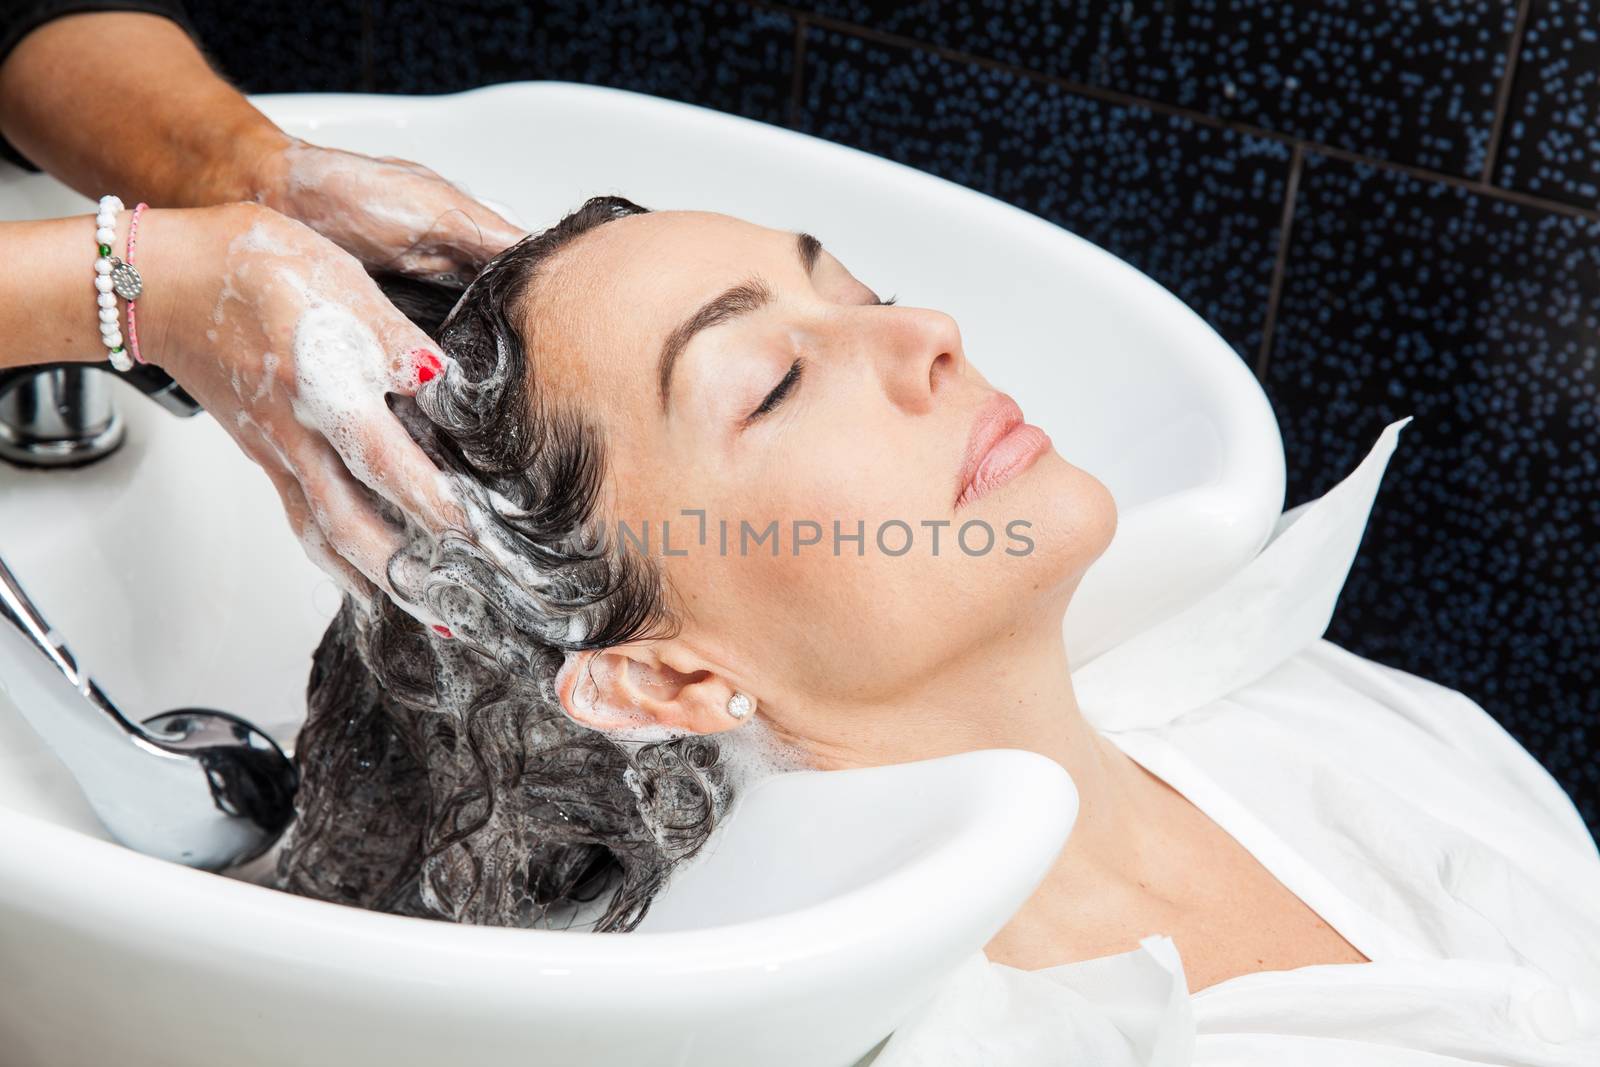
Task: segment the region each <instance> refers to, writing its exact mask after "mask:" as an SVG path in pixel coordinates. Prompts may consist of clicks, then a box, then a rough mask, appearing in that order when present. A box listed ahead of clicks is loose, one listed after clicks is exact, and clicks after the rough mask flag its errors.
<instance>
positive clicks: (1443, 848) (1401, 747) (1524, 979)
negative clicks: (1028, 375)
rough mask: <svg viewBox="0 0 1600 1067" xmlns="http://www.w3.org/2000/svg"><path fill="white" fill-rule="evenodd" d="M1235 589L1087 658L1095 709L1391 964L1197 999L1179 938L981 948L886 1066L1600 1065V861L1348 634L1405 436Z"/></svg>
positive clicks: (1124, 740)
mask: <svg viewBox="0 0 1600 1067" xmlns="http://www.w3.org/2000/svg"><path fill="white" fill-rule="evenodd" d="M1409 421H1410V419H1409V418H1407V419H1402V420H1400V421H1398V422H1396V423H1393V424H1392V425H1390V426H1389V427H1388V428H1387V429H1385V430H1384V432H1383V434H1382V435H1381V436H1380V437H1379V440H1378V442H1377V444H1376V445H1375V446H1374V447H1373V449H1372V451H1371V452H1370V453H1369V454H1368V456H1367V457H1366V459H1365V460H1363V462H1362V463H1361V465H1360V466H1359V467H1358V468H1357V469H1356V470H1355V471H1354V472H1353V473H1352V474H1350V475H1349V476H1348V477H1347V478H1346V479H1345V480H1344V481H1343V482H1341V483H1340V484H1339V485H1337V486H1335V487H1334V488H1333V489H1332V490H1330V491H1329V492H1328V493H1327V494H1326V495H1325V496H1323V497H1321V498H1319V499H1317V500H1315V501H1312V502H1310V503H1308V504H1305V505H1302V506H1301V507H1298V508H1295V509H1293V510H1291V511H1289V512H1286V513H1285V514H1284V515H1283V517H1282V518H1281V519H1280V520H1279V522H1278V525H1277V527H1276V528H1275V530H1274V532H1273V535H1272V537H1271V538H1269V540H1268V542H1267V545H1266V547H1265V548H1263V549H1262V551H1261V552H1260V553H1259V554H1258V555H1257V556H1256V557H1255V559H1254V560H1252V561H1251V562H1250V563H1249V564H1248V565H1246V566H1245V567H1244V568H1243V569H1242V570H1241V571H1240V572H1238V573H1237V574H1236V575H1235V576H1234V577H1233V578H1230V579H1229V580H1228V581H1227V582H1226V583H1225V584H1224V585H1223V586H1222V587H1221V588H1219V589H1217V590H1215V591H1213V592H1212V593H1211V594H1208V595H1207V596H1206V597H1205V598H1204V599H1202V600H1200V601H1199V602H1197V603H1196V604H1194V605H1192V606H1191V607H1189V608H1187V609H1184V610H1183V611H1182V612H1180V613H1178V614H1177V615H1175V616H1173V617H1172V618H1170V619H1168V620H1166V621H1164V622H1162V623H1160V624H1158V625H1157V626H1155V627H1153V628H1152V629H1149V630H1147V631H1145V632H1144V633H1142V634H1140V635H1138V636H1137V637H1135V638H1133V639H1131V640H1130V641H1128V642H1125V643H1124V644H1122V645H1119V646H1117V647H1116V648H1114V649H1112V650H1110V651H1108V652H1106V653H1103V654H1102V655H1101V656H1099V657H1097V658H1096V659H1094V660H1092V661H1090V662H1089V663H1087V664H1085V665H1084V666H1083V667H1082V668H1080V669H1079V670H1077V671H1076V672H1074V675H1073V682H1074V688H1075V690H1076V693H1077V696H1078V700H1079V703H1080V706H1081V707H1082V709H1083V712H1084V714H1085V715H1086V716H1087V717H1088V718H1089V719H1090V720H1091V721H1093V722H1094V723H1095V724H1096V725H1097V726H1098V727H1099V728H1100V729H1101V730H1102V731H1104V732H1105V733H1106V735H1107V736H1108V737H1110V738H1111V739H1112V740H1113V741H1115V742H1116V743H1117V744H1118V746H1119V747H1121V748H1122V750H1123V751H1124V752H1126V753H1127V754H1128V755H1129V756H1130V757H1131V758H1132V759H1134V760H1135V761H1136V762H1138V763H1140V764H1142V765H1143V766H1144V767H1145V768H1147V769H1148V770H1149V771H1151V772H1152V773H1153V774H1155V775H1156V776H1158V777H1160V778H1162V779H1164V780H1165V781H1166V782H1167V783H1168V784H1170V785H1171V786H1172V787H1173V788H1175V789H1177V790H1178V791H1179V792H1180V793H1182V794H1183V795H1184V796H1185V797H1187V798H1188V799H1189V800H1190V801H1191V802H1192V803H1194V804H1195V805H1196V806H1197V807H1198V808H1200V810H1202V811H1204V812H1205V813H1206V814H1207V815H1208V816H1210V817H1211V818H1212V819H1213V820H1214V821H1215V822H1217V823H1218V824H1219V825H1220V826H1221V827H1222V828H1223V829H1224V830H1226V831H1227V832H1228V833H1229V834H1230V835H1232V836H1233V837H1234V838H1236V839H1237V840H1238V841H1239V842H1240V843H1241V844H1242V845H1243V846H1244V847H1245V848H1246V849H1248V850H1249V851H1250V852H1251V853H1252V854H1253V855H1254V856H1255V857H1256V859H1257V860H1258V861H1260V862H1261V864H1262V865H1263V866H1265V867H1266V869H1267V870H1268V871H1270V872H1271V873H1272V874H1273V875H1275V876H1276V877H1277V878H1278V880H1279V881H1281V882H1282V883H1283V884H1284V885H1285V886H1286V887H1287V888H1288V889H1289V890H1290V891H1291V892H1293V893H1294V894H1295V895H1296V896H1298V897H1300V898H1301V899H1302V900H1303V901H1305V903H1306V904H1307V905H1308V906H1309V907H1311V909H1312V910H1314V911H1315V912H1317V913H1318V914H1319V915H1320V916H1322V918H1323V919H1324V920H1326V921H1327V922H1328V923H1329V924H1330V925H1332V926H1333V928H1334V929H1336V930H1337V931H1338V932H1339V933H1340V934H1341V935H1343V936H1344V938H1345V939H1346V940H1347V941H1349V942H1350V943H1351V944H1352V945H1354V946H1355V947H1356V948H1357V949H1359V950H1360V951H1361V953H1362V954H1363V955H1365V956H1366V957H1367V958H1368V959H1369V960H1371V962H1370V963H1358V964H1325V965H1313V966H1307V967H1300V968H1297V969H1294V970H1288V971H1268V972H1260V973H1255V974H1247V975H1242V976H1239V977H1236V978H1232V979H1229V980H1226V981H1223V982H1220V983H1218V984H1215V985H1212V986H1209V987H1207V988H1205V989H1202V990H1200V991H1199V992H1197V993H1194V994H1191V993H1190V992H1189V988H1188V985H1187V983H1186V981H1185V978H1184V971H1183V961H1182V959H1181V957H1180V954H1179V952H1178V950H1177V946H1176V944H1175V943H1174V942H1173V941H1172V940H1171V939H1170V938H1168V937H1166V936H1163V935H1162V932H1161V931H1159V930H1152V931H1150V936H1148V937H1146V938H1144V940H1143V941H1142V942H1141V943H1140V945H1139V947H1137V948H1135V949H1134V950H1133V951H1130V952H1127V953H1124V954H1121V955H1114V956H1108V957H1103V958H1100V959H1092V960H1086V961H1082V962H1078V963H1068V964H1062V965H1060V966H1055V967H1047V968H1044V969H1042V970H1034V971H1027V970H1020V969H1017V968H1014V967H1009V966H1006V965H1004V964H999V963H991V962H990V961H989V960H988V958H987V957H986V956H984V954H983V953H982V952H978V953H975V954H974V955H973V956H972V957H970V958H969V959H968V960H967V962H966V963H965V964H964V965H963V966H962V967H961V968H959V969H958V970H957V971H956V972H955V973H954V974H953V975H952V976H951V977H950V978H949V979H948V980H947V981H946V982H944V983H943V984H942V986H941V987H940V989H939V992H938V993H937V994H936V995H935V997H934V999H933V1000H932V1001H930V1002H928V1003H926V1004H925V1005H924V1006H923V1007H922V1008H920V1009H919V1010H918V1012H917V1013H916V1014H915V1015H914V1016H913V1017H911V1018H910V1019H908V1020H906V1021H905V1023H903V1024H902V1025H901V1026H900V1027H899V1028H898V1029H897V1030H896V1031H895V1032H894V1034H892V1035H891V1036H890V1037H889V1039H888V1040H887V1042H886V1043H885V1044H884V1045H882V1046H881V1047H880V1048H879V1049H878V1051H877V1054H876V1056H875V1057H869V1058H868V1059H866V1060H863V1061H862V1062H863V1063H869V1062H870V1063H871V1064H872V1067H934V1065H939V1067H965V1065H969V1064H970V1065H974V1067H976V1065H983V1067H1046V1065H1058V1064H1059V1065H1063V1067H1065V1065H1092V1067H1123V1065H1129V1067H1131V1065H1140V1067H1178V1065H1186V1064H1200V1065H1211V1064H1227V1065H1239V1067H1251V1065H1270V1067H1292V1065H1299V1064H1317V1065H1320V1064H1329V1065H1338V1067H1402V1065H1403V1067H1447V1065H1458V1064H1537V1065H1544V1064H1550V1065H1556V1064H1561V1065H1572V1067H1600V854H1597V852H1596V848H1595V844H1594V841H1593V839H1592V838H1591V836H1590V834H1589V832H1588V830H1587V829H1586V828H1585V826H1584V824H1583V822H1582V820H1581V819H1580V818H1579V816H1578V813H1577V811H1576V809H1575V808H1574V807H1573V805H1572V803H1571V801H1570V800H1568V798H1567V796H1566V795H1565V794H1564V793H1563V792H1562V790H1561V788H1560V786H1558V785H1557V784H1556V783H1555V781H1554V780H1553V779H1552V778H1551V777H1550V775H1549V774H1548V773H1547V772H1546V771H1545V770H1544V769H1543V768H1542V767H1541V766H1540V765H1539V764H1538V763H1537V762H1536V761H1535V760H1534V759H1533V757H1532V756H1530V755H1529V754H1528V753H1527V751H1526V750H1524V749H1523V748H1522V746H1521V745H1519V744H1518V743H1517V742H1516V741H1515V740H1514V739H1512V737H1511V736H1510V735H1508V734H1507V733H1506V732H1505V730H1504V729H1502V728H1501V727H1500V726H1499V725H1498V724H1497V723H1496V722H1495V720H1494V719H1492V718H1491V717H1490V716H1489V715H1488V713H1487V712H1485V711H1484V710H1483V709H1482V708H1481V707H1480V706H1479V705H1477V704H1476V703H1474V702H1473V701H1472V700H1471V699H1469V698H1468V697H1467V696H1465V695H1463V694H1462V693H1459V692H1457V691H1456V690H1453V689H1450V688H1447V687H1445V686H1442V685H1438V684H1436V683H1434V682H1431V681H1428V680H1426V679H1423V678H1421V677H1418V676H1416V675H1414V674H1409V673H1407V672H1405V671H1401V670H1396V669H1394V668H1391V667H1386V666H1383V665H1380V664H1378V663H1374V662H1372V661H1371V660H1367V659H1364V658H1362V657H1360V656H1357V655H1355V654H1353V653H1350V652H1347V651H1345V650H1344V649H1341V648H1340V647H1339V646H1337V645H1334V644H1332V643H1331V642H1329V641H1327V640H1325V639H1323V637H1322V633H1323V632H1324V631H1325V630H1326V628H1327V623H1328V620H1329V618H1330V616H1331V614H1332V610H1333V605H1334V602H1335V600H1336V599H1337V597H1338V594H1339V590H1340V589H1341V588H1342V587H1343V585H1344V581H1345V577H1346V575H1347V574H1348V572H1349V567H1350V563H1351V561H1352V560H1353V559H1354V556H1355V553H1356V549H1357V548H1358V547H1359V544H1360V540H1361V535H1362V533H1363V531H1364V530H1365V528H1366V523H1367V517H1368V514H1369V513H1370V510H1371V508H1372V504H1373V501H1374V498H1375V496H1376V493H1377V488H1378V484H1379V482H1380V481H1381V479H1382V475H1383V471H1384V469H1385V467H1386V466H1387V464H1388V459H1389V456H1390V455H1391V454H1392V453H1393V451H1394V448H1395V445H1396V442H1397V439H1398V437H1399V432H1400V429H1401V428H1402V427H1404V425H1405V424H1406V423H1407V422H1409Z"/></svg>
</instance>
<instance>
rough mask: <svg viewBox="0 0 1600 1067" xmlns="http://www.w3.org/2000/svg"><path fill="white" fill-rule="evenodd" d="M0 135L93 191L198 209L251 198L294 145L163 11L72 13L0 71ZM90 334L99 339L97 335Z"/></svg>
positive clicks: (42, 30)
mask: <svg viewBox="0 0 1600 1067" xmlns="http://www.w3.org/2000/svg"><path fill="white" fill-rule="evenodd" d="M0 132H3V133H4V134H5V136H6V138H7V139H8V140H10V141H11V143H12V144H14V145H16V146H17V148H18V149H19V150H20V151H21V152H22V153H23V154H24V155H26V156H27V157H28V158H29V159H31V160H32V161H33V162H34V163H36V164H38V165H39V166H40V167H42V168H43V169H45V170H47V171H49V172H50V173H51V174H53V175H55V176H56V177H57V178H59V179H61V180H62V181H63V182H65V183H66V184H68V185H70V186H72V187H73V188H74V189H76V190H78V191H79V192H80V193H83V194H84V195H85V196H90V197H98V196H100V195H101V194H103V193H107V192H115V193H117V194H118V195H119V196H121V197H122V198H123V200H124V201H126V202H127V203H128V204H130V205H132V204H134V203H136V202H138V201H139V200H145V201H148V202H149V203H150V204H151V205H152V206H153V207H190V206H201V205H206V204H218V203H226V202H228V201H233V200H248V199H253V198H255V197H256V195H257V193H258V192H259V185H260V183H259V181H258V174H259V173H260V171H261V168H262V166H263V161H264V160H265V159H266V158H268V157H269V156H270V155H271V154H272V153H274V152H276V151H278V150H280V149H281V148H282V147H283V146H284V145H285V144H287V143H288V142H289V138H288V137H287V136H286V135H285V134H283V133H282V131H280V130H279V129H278V128H277V127H276V126H275V125H273V123H272V122H271V120H269V119H268V118H267V117H266V116H265V115H263V114H261V112H260V111H258V110H256V109H255V107H253V106H252V105H251V104H250V102H249V101H248V100H246V99H245V98H244V96H243V95H241V94H240V93H239V92H238V91H237V90H236V89H234V88H233V87H232V86H230V85H228V84H227V83H226V82H225V81H223V80H222V78H221V77H219V76H218V75H217V74H216V72H215V71H213V70H212V69H211V67H210V65H209V64H207V63H206V61H205V57H204V56H202V55H201V54H200V51H199V49H198V48H196V47H195V44H194V42H193V41H191V40H190V39H189V37H188V35H187V34H185V33H184V32H183V30H182V29H181V28H180V27H178V26H177V25H176V24H174V23H173V22H172V21H171V20H169V19H165V18H161V17H160V16H157V15H146V14H138V13H132V12H108V13H96V14H82V15H69V16H66V17H64V18H59V19H56V20H54V21H52V22H49V23H46V24H45V25H43V26H41V27H39V28H38V29H37V30H35V31H34V32H32V33H30V34H29V35H28V36H27V37H25V38H24V39H23V40H22V42H21V43H20V44H18V45H17V47H16V48H15V49H14V50H13V51H12V52H11V55H10V56H9V57H8V58H7V59H6V61H5V63H4V65H3V66H0ZM93 339H94V338H93V336H91V340H93Z"/></svg>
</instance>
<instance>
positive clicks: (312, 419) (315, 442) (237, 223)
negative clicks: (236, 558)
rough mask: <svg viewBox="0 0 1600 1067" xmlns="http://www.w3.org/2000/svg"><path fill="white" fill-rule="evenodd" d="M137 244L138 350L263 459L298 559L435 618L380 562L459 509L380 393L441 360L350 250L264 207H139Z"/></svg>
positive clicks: (427, 619)
mask: <svg viewBox="0 0 1600 1067" xmlns="http://www.w3.org/2000/svg"><path fill="white" fill-rule="evenodd" d="M139 256H140V260H139V266H140V268H141V270H142V271H143V273H144V277H145V280H146V284H147V288H148V295H147V296H145V297H143V298H141V299H140V301H139V333H140V347H141V350H142V354H143V355H144V357H145V359H147V360H148V361H149V362H151V363H154V364H157V365H159V366H160V367H162V368H163V369H164V370H166V371H167V373H169V374H170V375H172V377H173V378H174V379H176V380H177V382H178V383H179V384H180V385H182V386H183V387H184V389H186V390H188V392H189V393H190V394H191V395H193V396H194V397H195V399H196V400H198V401H199V402H200V403H201V404H202V405H204V406H205V408H206V410H207V411H209V412H210V413H211V414H212V415H213V416H214V417H215V418H216V420H217V422H218V423H219V424H220V425H221V426H222V427H223V428H224V429H225V430H227V431H228V433H229V434H231V435H232V436H233V438H234V440H235V441H236V442H237V443H238V444H239V446H240V447H241V448H242V449H243V450H244V451H245V453H246V454H247V455H248V456H250V458H251V459H252V460H254V461H255V462H256V463H257V464H259V465H260V466H261V468H262V469H263V470H265V471H266V473H267V476H268V477H269V478H271V479H272V483H273V485H274V486H276V487H277V490H278V494H279V496H280V497H281V498H282V501H283V506H284V509H285V510H286V511H287V512H288V516H289V521H290V524H291V525H292V526H293V527H294V530H295V532H296V533H297V534H298V535H299V537H300V540H301V543H302V545H303V546H304V547H305V549H306V552H307V554H308V555H309V556H311V558H312V560H313V561H314V562H316V563H317V564H318V565H320V566H321V567H322V568H323V569H324V570H326V571H327V572H328V573H329V574H330V575H332V576H333V577H334V578H335V579H336V580H338V581H339V582H340V584H341V585H342V586H343V587H344V588H345V589H346V591H348V592H350V593H352V594H354V595H356V596H358V597H366V596H370V595H371V594H372V592H373V587H374V586H376V587H377V588H379V589H382V590H383V591H384V592H385V593H387V594H389V596H390V597H392V598H393V599H394V600H395V602H396V603H397V604H399V605H400V606H401V607H402V608H404V609H405V610H407V611H408V612H410V613H411V614H412V615H414V616H416V617H417V618H419V619H420V620H422V621H423V622H424V623H427V624H430V625H434V626H436V627H438V625H439V620H438V619H435V618H433V617H432V616H431V614H430V613H429V612H428V610H427V609H426V608H425V607H424V606H422V605H419V604H415V603H411V602H408V601H406V600H403V599H402V598H400V597H398V596H396V595H395V591H394V588H393V584H392V583H391V581H390V579H389V576H388V568H389V567H390V566H391V565H400V564H401V563H402V562H403V561H404V559H405V558H407V557H408V556H409V555H412V554H414V550H415V549H416V547H417V546H418V545H425V544H426V543H427V542H428V541H429V540H431V539H434V538H437V537H439V536H441V535H442V534H443V533H444V532H445V531H446V530H449V529H454V530H466V529H467V523H466V517H465V513H464V511H463V509H462V505H461V502H460V500H459V497H458V496H457V494H456V493H455V491H454V489H453V487H452V484H451V483H450V481H449V479H448V478H447V477H446V476H445V475H444V474H443V473H442V472H441V471H439V469H438V468H437V467H435V466H434V465H433V462H432V461H431V460H430V459H429V458H428V457H427V455H426V454H425V453H424V452H423V451H422V450H421V448H419V447H418V446H417V444H416V442H415V441H413V440H412V438H411V436H410V434H409V433H408V432H407V431H406V429H405V427H404V426H402V425H401V423H400V421H399V420H398V419H397V418H396V417H395V415H394V413H393V412H391V411H390V409H389V406H388V404H387V403H386V401H385V396H386V395H387V394H390V393H397V394H401V395H405V396H415V395H416V393H417V392H418V391H419V389H421V388H422V387H423V386H424V385H425V384H426V383H427V382H429V381H432V380H435V379H437V378H440V377H442V376H443V375H444V374H447V373H452V372H455V366H454V364H453V362H452V361H450V360H449V359H448V357H446V356H445V355H444V354H443V353H442V352H441V351H440V349H439V347H438V346H437V345H436V344H434V343H433V342H432V341H431V340H429V339H428V337H427V335H425V334H424V333H423V332H422V331H421V330H419V329H418V328H417V327H416V326H415V325H413V324H412V323H411V321H410V320H409V319H407V318H406V317H405V316H404V315H402V314H401V313H400V312H399V311H397V310H396V309H395V308H394V306H393V305H392V304H390V303H389V301H388V300H386V299H385V298H384V296H383V294H382V293H381V292H380V291H379V289H378V286H377V284H376V283H375V282H373V280H372V279H371V278H370V277H369V276H368V275H367V273H366V271H365V270H363V269H362V266H361V264H360V263H358V262H357V261H356V260H355V259H353V258H351V257H350V256H349V255H347V254H346V253H345V252H343V251H341V250H340V249H339V248H338V247H336V246H335V245H334V244H333V243H332V242H331V241H329V240H328V239H326V238H324V237H322V236H321V235H319V234H317V233H314V232H313V231H312V230H311V229H310V228H308V227H307V226H305V225H303V224H301V223H299V222H297V221H295V220H293V219H289V218H285V217H284V216H282V215H280V214H278V213H277V212H275V211H272V210H270V209H268V208H265V207H261V206H259V205H256V204H248V203H241V204H230V205H225V206H222V207H214V208H198V209H188V210H176V211H160V210H152V211H147V212H146V213H145V214H144V217H143V219H142V221H141V223H140V231H139ZM385 501H386V502H387V503H388V504H390V505H393V507H392V508H386V507H385V506H384V504H383V502H385ZM396 509H397V511H396ZM386 512H387V513H388V514H385V513H386ZM408 548H409V549H412V550H413V552H411V553H407V552H406V551H405V550H406V549H408Z"/></svg>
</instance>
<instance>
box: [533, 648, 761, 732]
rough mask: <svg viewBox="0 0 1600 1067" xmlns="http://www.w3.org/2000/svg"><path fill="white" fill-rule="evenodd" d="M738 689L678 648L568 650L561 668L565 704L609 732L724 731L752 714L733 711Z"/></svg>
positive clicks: (576, 715) (558, 684) (580, 719)
mask: <svg viewBox="0 0 1600 1067" xmlns="http://www.w3.org/2000/svg"><path fill="white" fill-rule="evenodd" d="M669 659H674V660H676V661H677V663H676V665H674V664H673V663H670V662H668V660H669ZM733 694H734V687H733V685H732V684H731V683H730V682H728V680H727V679H726V678H724V677H723V676H722V675H721V674H720V673H718V672H717V671H716V670H714V669H712V668H710V667H708V666H706V665H704V664H701V663H699V662H697V661H696V659H695V658H694V657H693V656H692V655H691V654H688V653H686V652H685V651H684V650H682V649H677V648H670V649H669V648H661V647H654V648H652V647H643V646H630V645H617V646H615V647H612V648H606V649H599V650H592V651H585V652H569V653H568V654H567V660H566V662H565V663H564V664H562V667H561V670H560V671H558V672H557V673H556V695H557V696H558V697H559V698H560V700H561V708H562V710H563V711H565V712H566V713H567V716H568V717H569V718H571V719H574V720H576V721H577V722H580V723H583V724H584V725H585V726H588V727H590V728H591V729H594V730H600V731H603V732H605V733H626V732H630V731H634V730H639V729H641V728H647V729H648V728H650V727H664V728H666V729H669V730H672V731H674V732H683V731H688V732H690V733H696V734H713V733H721V732H722V731H723V730H730V729H733V728H734V727H736V726H739V725H740V724H741V723H743V722H744V721H745V719H746V718H748V716H745V717H743V718H735V717H734V716H732V715H730V714H729V713H728V701H729V700H730V699H731V698H732V696H733ZM754 703H755V698H754V697H753V696H752V697H751V705H752V707H753V706H754Z"/></svg>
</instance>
